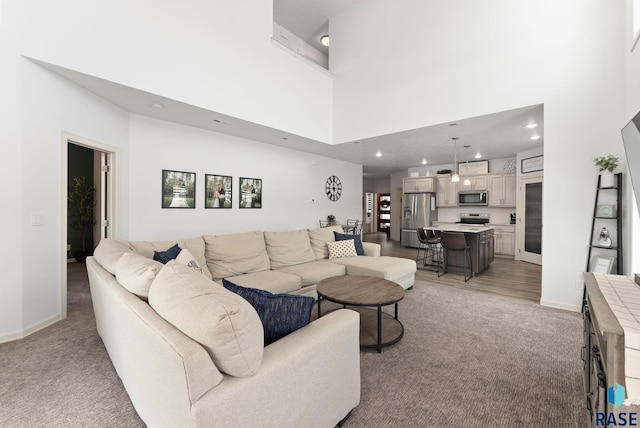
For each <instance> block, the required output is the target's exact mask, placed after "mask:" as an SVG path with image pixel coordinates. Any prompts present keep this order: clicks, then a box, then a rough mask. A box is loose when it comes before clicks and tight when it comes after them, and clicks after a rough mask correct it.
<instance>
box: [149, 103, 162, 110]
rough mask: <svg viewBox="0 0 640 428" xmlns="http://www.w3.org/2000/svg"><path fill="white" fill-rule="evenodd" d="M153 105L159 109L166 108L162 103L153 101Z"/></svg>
mask: <svg viewBox="0 0 640 428" xmlns="http://www.w3.org/2000/svg"><path fill="white" fill-rule="evenodd" d="M151 107H153V108H157V109H161V108H164V106H163V105H162V104H160V103H151Z"/></svg>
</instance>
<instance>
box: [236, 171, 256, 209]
mask: <svg viewBox="0 0 640 428" xmlns="http://www.w3.org/2000/svg"><path fill="white" fill-rule="evenodd" d="M238 206H239V207H240V208H262V179H260V178H247V177H240V203H239V205H238Z"/></svg>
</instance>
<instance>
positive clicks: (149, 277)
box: [116, 253, 163, 300]
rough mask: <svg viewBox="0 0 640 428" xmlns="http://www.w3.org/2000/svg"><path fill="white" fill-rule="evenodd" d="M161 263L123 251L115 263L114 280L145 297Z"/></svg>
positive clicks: (147, 295) (161, 265)
mask: <svg viewBox="0 0 640 428" xmlns="http://www.w3.org/2000/svg"><path fill="white" fill-rule="evenodd" d="M162 267H163V264H162V263H160V262H157V261H155V260H151V259H150V258H148V257H145V256H143V255H141V254H136V253H124V254H123V255H122V256H121V257H120V259H119V260H118V263H117V264H116V280H117V281H118V282H119V283H120V284H121V285H122V286H123V287H124V288H126V289H127V290H128V291H129V292H131V293H133V294H135V295H136V296H138V297H141V298H143V299H145V300H146V299H147V297H149V287H151V283H152V282H153V280H154V279H156V276H157V275H158V272H160V269H162Z"/></svg>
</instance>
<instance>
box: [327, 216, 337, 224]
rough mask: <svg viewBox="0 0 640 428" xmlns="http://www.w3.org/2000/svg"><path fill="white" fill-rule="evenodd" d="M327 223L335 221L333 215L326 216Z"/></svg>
mask: <svg viewBox="0 0 640 428" xmlns="http://www.w3.org/2000/svg"><path fill="white" fill-rule="evenodd" d="M327 221H328V222H329V223H333V222H334V221H336V216H334V215H333V214H329V215H328V216H327Z"/></svg>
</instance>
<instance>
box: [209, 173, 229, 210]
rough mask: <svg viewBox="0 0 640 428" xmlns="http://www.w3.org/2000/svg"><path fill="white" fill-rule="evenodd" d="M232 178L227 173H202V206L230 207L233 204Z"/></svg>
mask: <svg viewBox="0 0 640 428" xmlns="http://www.w3.org/2000/svg"><path fill="white" fill-rule="evenodd" d="M232 190H233V189H232V178H231V176H229V175H212V174H205V175H204V207H205V208H231V207H232V206H233V196H232V195H233V193H232Z"/></svg>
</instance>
